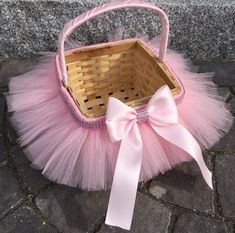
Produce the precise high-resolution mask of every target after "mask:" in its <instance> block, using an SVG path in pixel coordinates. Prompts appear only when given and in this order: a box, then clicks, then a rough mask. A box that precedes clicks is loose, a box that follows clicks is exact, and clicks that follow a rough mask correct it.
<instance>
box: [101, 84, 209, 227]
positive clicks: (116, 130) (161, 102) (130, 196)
mask: <svg viewBox="0 0 235 233" xmlns="http://www.w3.org/2000/svg"><path fill="white" fill-rule="evenodd" d="M144 111H145V113H146V116H147V120H148V121H149V123H150V125H151V127H152V128H153V130H154V131H155V132H156V134H158V135H159V136H161V137H162V138H164V139H165V140H166V141H168V142H169V143H172V144H173V145H175V146H177V147H179V148H180V149H182V150H184V151H185V152H186V153H188V154H189V155H190V156H192V157H193V158H194V159H195V160H196V162H197V164H198V166H199V167H200V170H201V172H202V175H203V177H204V179H205V181H206V183H207V184H208V185H209V187H210V188H212V189H213V186H212V174H211V172H210V171H209V169H208V168H207V166H206V164H205V162H204V160H203V156H202V152H201V148H200V146H199V144H198V143H197V141H196V140H195V139H194V137H193V136H192V135H191V133H190V132H189V131H188V130H187V129H186V128H184V126H182V125H181V124H180V123H179V116H178V110H177V106H176V104H175V100H174V98H173V96H172V94H171V91H170V89H169V88H168V86H166V85H165V86H163V87H162V88H160V89H159V90H158V91H157V92H156V93H155V94H154V95H153V96H152V98H151V100H150V101H149V103H148V104H147V106H146V109H145V110H144ZM106 117H107V118H106V125H107V128H108V131H109V134H110V137H111V140H112V141H113V142H116V141H121V146H120V150H119V154H118V158H117V163H116V168H115V172H114V177H113V184H112V188H111V194H110V199H109V205H108V211H107V215H106V220H105V223H106V224H108V225H113V226H119V227H121V228H124V229H127V230H129V229H130V226H131V222H132V216H133V211H134V205H135V199H136V193H137V186H138V181H139V175H140V170H141V162H142V138H141V133H140V130H139V126H138V113H137V111H136V110H135V109H133V108H131V107H129V106H127V105H126V104H124V103H123V102H121V101H120V100H118V99H116V98H113V97H110V98H109V102H108V108H107V114H106Z"/></svg>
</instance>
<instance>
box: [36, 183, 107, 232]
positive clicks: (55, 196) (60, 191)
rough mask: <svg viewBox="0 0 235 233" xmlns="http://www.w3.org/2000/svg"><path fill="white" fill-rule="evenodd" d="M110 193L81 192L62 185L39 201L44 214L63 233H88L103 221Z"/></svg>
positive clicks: (40, 196) (51, 189) (38, 199)
mask: <svg viewBox="0 0 235 233" xmlns="http://www.w3.org/2000/svg"><path fill="white" fill-rule="evenodd" d="M107 202H108V193H107V192H82V191H80V190H79V189H76V188H69V187H66V186H62V185H55V186H53V187H50V188H49V189H47V190H46V191H45V192H43V193H41V194H40V195H38V196H37V198H36V205H37V207H38V208H39V209H40V211H41V212H42V214H43V215H44V216H45V217H46V218H47V219H48V220H49V221H50V222H51V223H52V224H53V225H55V226H56V227H57V228H58V229H59V231H60V232H66V233H75V232H76V233H85V232H87V231H89V230H90V229H92V228H93V227H94V226H95V224H96V223H97V222H98V221H100V219H101V218H103V217H104V215H105V213H106V209H107Z"/></svg>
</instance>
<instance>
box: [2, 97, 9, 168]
mask: <svg viewBox="0 0 235 233" xmlns="http://www.w3.org/2000/svg"><path fill="white" fill-rule="evenodd" d="M4 106H5V100H4V98H3V97H0V167H1V166H4V165H6V164H7V163H8V162H7V146H6V142H5V139H4V132H3V126H4V122H3V115H4Z"/></svg>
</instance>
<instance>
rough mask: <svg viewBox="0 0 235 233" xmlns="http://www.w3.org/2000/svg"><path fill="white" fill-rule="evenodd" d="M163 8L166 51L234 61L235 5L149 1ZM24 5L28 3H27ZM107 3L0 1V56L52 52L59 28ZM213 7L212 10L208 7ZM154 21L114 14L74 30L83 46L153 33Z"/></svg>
mask: <svg viewBox="0 0 235 233" xmlns="http://www.w3.org/2000/svg"><path fill="white" fill-rule="evenodd" d="M149 1H151V2H153V3H154V4H156V5H158V6H160V7H162V8H163V9H164V10H165V11H166V13H167V14H168V15H169V20H170V24H171V27H170V28H171V32H170V35H171V36H170V43H169V44H170V47H171V48H174V49H177V50H180V51H184V52H186V53H187V55H188V56H190V57H191V58H194V59H197V60H201V59H203V60H208V59H210V60H211V59H213V60H214V59H233V58H234V57H235V50H234V46H235V38H234V35H235V34H234V31H235V29H234V25H235V22H234V21H235V17H234V12H235V6H234V1H232V0H230V1H218V0H216V1H212V0H211V1H205V0H199V1H195V0H191V1H186V0H179V1H177V2H175V1H174V0H167V1H165V0H149ZM26 2H27V3H26ZM103 2H107V0H96V1H90V0H82V1H30V2H29V1H2V2H1V3H0V9H1V14H0V23H1V33H0V41H1V45H0V57H2V58H8V57H16V56H21V57H25V56H30V55H33V54H35V53H36V52H38V51H55V50H56V47H57V38H58V33H59V31H60V30H61V28H62V27H63V25H64V23H65V22H67V21H68V20H69V19H71V18H73V17H75V16H77V15H79V14H80V13H82V12H84V11H86V10H88V9H92V8H93V7H94V6H96V5H99V4H101V3H103ZM212 6H213V7H212ZM157 28H159V21H158V17H157V16H155V15H154V13H153V12H150V11H144V10H138V11H136V10H119V11H118V12H117V11H116V12H112V13H108V14H105V15H102V16H100V17H99V18H98V19H94V20H92V21H91V22H89V23H88V24H85V25H83V26H82V27H80V28H79V30H77V33H76V38H77V39H78V40H80V41H82V42H85V43H97V42H103V41H105V40H106V34H107V33H112V32H113V31H115V30H119V31H121V32H123V34H124V37H130V36H131V37H133V36H135V35H136V34H137V33H138V34H141V35H144V36H146V35H147V34H149V35H150V37H153V36H155V35H156V34H157V32H158V29H157Z"/></svg>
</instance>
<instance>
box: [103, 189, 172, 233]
mask: <svg viewBox="0 0 235 233" xmlns="http://www.w3.org/2000/svg"><path fill="white" fill-rule="evenodd" d="M170 218H171V212H170V210H169V209H168V208H167V207H164V206H163V205H160V204H158V203H157V202H155V201H154V200H152V199H150V198H149V197H147V196H145V195H143V194H140V193H138V194H137V198H136V206H135V212H134V216H133V222H132V226H131V229H130V231H126V230H123V229H121V228H119V227H111V226H108V225H106V224H103V225H102V227H101V230H100V231H99V233H123V232H130V233H137V232H145V233H153V232H159V233H161V232H167V230H168V226H169V223H170Z"/></svg>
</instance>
